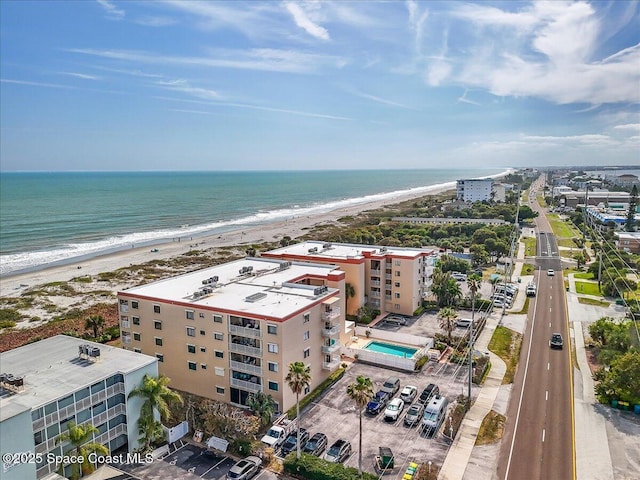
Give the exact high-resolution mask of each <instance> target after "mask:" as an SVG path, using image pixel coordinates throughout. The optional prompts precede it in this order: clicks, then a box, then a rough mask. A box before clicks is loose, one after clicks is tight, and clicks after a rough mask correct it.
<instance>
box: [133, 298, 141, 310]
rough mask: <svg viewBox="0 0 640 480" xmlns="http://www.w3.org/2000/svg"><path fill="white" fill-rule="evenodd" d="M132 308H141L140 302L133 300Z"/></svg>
mask: <svg viewBox="0 0 640 480" xmlns="http://www.w3.org/2000/svg"><path fill="white" fill-rule="evenodd" d="M131 308H135V309H136V310H137V309H138V308H139V305H138V302H137V301H136V300H131Z"/></svg>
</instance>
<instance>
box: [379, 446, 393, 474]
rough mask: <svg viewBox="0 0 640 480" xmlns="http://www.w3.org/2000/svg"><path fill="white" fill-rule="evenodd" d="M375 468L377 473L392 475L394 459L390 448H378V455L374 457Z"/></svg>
mask: <svg viewBox="0 0 640 480" xmlns="http://www.w3.org/2000/svg"><path fill="white" fill-rule="evenodd" d="M375 467H376V471H377V472H378V473H383V474H384V473H394V471H393V469H394V467H395V458H394V456H393V452H392V451H391V449H390V448H388V447H379V448H378V455H376V456H375Z"/></svg>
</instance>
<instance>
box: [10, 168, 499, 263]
mask: <svg viewBox="0 0 640 480" xmlns="http://www.w3.org/2000/svg"><path fill="white" fill-rule="evenodd" d="M501 171H503V170H499V169H472V170H384V171H362V170H358V171H313V172H312V171H304V172H300V171H297V172H266V171H265V172H72V173H69V172H65V173H4V172H3V173H1V174H0V275H7V274H11V273H18V272H23V271H30V270H35V269H41V268H45V267H47V266H50V265H53V264H58V263H64V262H71V261H74V260H77V259H78V258H86V257H91V256H96V255H100V254H104V253H108V252H113V251H117V250H121V249H124V248H131V245H133V244H135V245H136V246H140V245H153V244H159V243H162V242H165V241H171V240H172V239H173V238H176V237H191V236H199V235H204V234H211V233H216V232H224V231H228V230H233V229H237V228H242V227H243V226H255V225H260V224H264V223H268V222H273V221H278V220H283V219H285V218H291V217H294V216H298V215H310V214H314V213H321V212H325V211H329V210H333V209H336V208H340V207H344V206H348V205H353V204H358V203H364V202H367V201H371V200H377V199H386V198H389V199H390V200H391V199H393V197H394V195H397V194H398V193H399V192H406V191H408V190H414V191H415V192H416V193H423V192H424V193H428V192H429V190H431V189H433V188H434V187H437V186H440V185H442V184H447V183H450V182H455V180H456V179H458V178H476V177H484V176H489V175H495V174H497V173H500V172H501Z"/></svg>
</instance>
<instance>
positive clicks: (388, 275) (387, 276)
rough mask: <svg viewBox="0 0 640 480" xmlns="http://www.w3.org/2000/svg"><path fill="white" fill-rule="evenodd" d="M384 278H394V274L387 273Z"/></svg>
mask: <svg viewBox="0 0 640 480" xmlns="http://www.w3.org/2000/svg"><path fill="white" fill-rule="evenodd" d="M384 278H386V279H387V280H391V279H392V278H393V275H391V274H390V273H385V274H384Z"/></svg>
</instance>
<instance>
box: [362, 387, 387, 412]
mask: <svg viewBox="0 0 640 480" xmlns="http://www.w3.org/2000/svg"><path fill="white" fill-rule="evenodd" d="M389 398H391V396H390V395H389V394H388V393H387V392H383V391H382V390H379V391H378V392H377V393H376V395H375V397H373V398H372V399H371V400H370V401H369V403H367V413H369V414H371V415H377V414H379V413H380V412H381V411H382V410H384V409H385V407H386V406H387V403H388V402H389Z"/></svg>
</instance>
